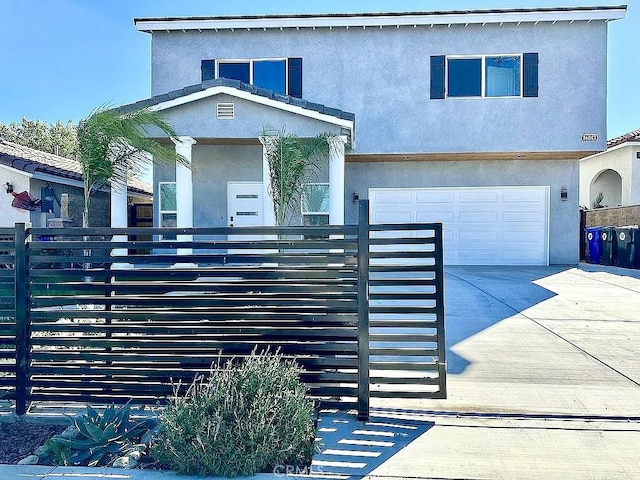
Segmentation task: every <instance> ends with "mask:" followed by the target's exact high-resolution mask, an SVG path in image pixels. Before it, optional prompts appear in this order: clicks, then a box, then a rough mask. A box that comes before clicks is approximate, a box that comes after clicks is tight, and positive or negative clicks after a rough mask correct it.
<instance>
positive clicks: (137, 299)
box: [28, 226, 358, 403]
mask: <svg viewBox="0 0 640 480" xmlns="http://www.w3.org/2000/svg"><path fill="white" fill-rule="evenodd" d="M132 230H134V229H126V230H117V229H90V230H86V229H85V230H73V229H66V230H59V231H58V230H56V231H52V230H51V229H31V230H30V233H31V236H32V238H34V239H37V238H41V237H43V236H44V235H49V236H50V235H51V234H54V235H55V238H56V241H53V242H51V241H37V240H36V241H32V242H30V244H29V268H30V284H29V296H30V305H31V309H30V321H31V347H32V349H31V368H30V374H31V378H30V392H29V396H28V399H29V401H70V400H73V401H83V402H84V401H94V402H95V401H101V400H102V401H127V400H129V399H132V400H133V401H134V402H138V403H150V402H154V401H156V400H158V399H162V398H164V397H166V396H167V395H169V394H170V393H171V389H172V382H173V383H174V384H175V383H177V382H183V383H186V384H188V383H190V381H191V380H192V379H193V378H194V376H195V375H197V374H202V373H206V372H207V371H208V370H209V368H210V367H211V364H212V363H214V362H217V361H220V360H221V361H224V360H227V359H229V358H230V357H236V358H242V357H244V356H246V355H248V354H250V353H251V351H252V350H253V349H258V350H259V351H262V350H270V351H276V350H279V351H280V352H281V353H283V354H284V355H285V356H287V357H291V358H295V359H296V360H297V361H298V362H299V363H300V364H301V365H302V366H303V367H304V373H303V375H302V380H303V381H305V382H306V384H307V385H308V386H309V392H310V395H311V396H314V397H316V398H318V399H321V400H323V401H325V402H327V403H339V402H343V401H351V402H355V398H357V390H358V383H357V374H358V369H357V367H358V362H357V360H358V332H357V323H358V321H357V311H358V306H357V288H358V287H357V282H358V274H357V254H358V252H357V247H358V244H357V239H356V237H355V235H356V233H357V231H356V229H355V227H351V226H346V227H330V228H314V229H307V228H304V229H302V228H299V227H291V228H289V227H286V228H273V227H269V228H258V227H251V228H212V229H189V230H182V229H172V230H166V229H164V230H163V229H144V232H145V233H150V234H152V235H155V238H156V240H155V241H149V240H146V241H144V242H136V241H131V242H130V241H126V240H125V238H126V237H124V238H121V237H122V236H123V235H126V234H134V233H137V232H133V231H132ZM312 230H313V231H312ZM302 234H306V235H310V234H312V235H313V239H311V240H308V239H304V238H303V237H302ZM159 236H163V237H164V238H166V237H169V238H176V239H175V240H168V241H163V240H160V239H159V238H160V237H159ZM123 248H124V249H127V250H128V252H126V251H125V252H119V253H123V254H126V256H122V257H117V256H112V255H113V252H115V253H118V251H117V250H113V249H123ZM146 251H148V252H149V253H139V252H146Z"/></svg>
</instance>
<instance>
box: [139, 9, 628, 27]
mask: <svg viewBox="0 0 640 480" xmlns="http://www.w3.org/2000/svg"><path fill="white" fill-rule="evenodd" d="M625 15H626V9H625V8H612V9H607V10H601V9H593V10H568V11H567V10H552V11H532V12H517V11H515V12H509V11H504V12H486V13H451V14H439V15H429V14H426V15H411V14H409V15H406V16H405V15H402V16H389V15H384V14H382V15H379V16H367V17H362V16H352V17H330V16H318V17H309V18H296V17H284V18H269V17H264V18H233V17H230V18H227V19H219V18H218V19H189V18H184V19H180V18H176V19H166V20H161V19H149V20H145V19H136V21H135V28H136V29H137V30H139V31H144V32H150V31H154V30H165V31H170V30H231V29H252V28H257V29H264V28H314V27H319V28H322V27H327V28H328V27H380V26H394V27H396V26H405V25H410V26H414V25H460V24H462V25H466V24H490V23H498V24H501V23H536V22H563V21H580V20H583V21H597V20H602V21H611V20H620V19H622V18H624V17H625Z"/></svg>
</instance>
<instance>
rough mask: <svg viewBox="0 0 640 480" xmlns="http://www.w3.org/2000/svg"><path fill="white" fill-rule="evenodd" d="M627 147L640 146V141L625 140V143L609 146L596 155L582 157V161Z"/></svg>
mask: <svg viewBox="0 0 640 480" xmlns="http://www.w3.org/2000/svg"><path fill="white" fill-rule="evenodd" d="M626 147H640V142H625V143H621V144H620V145H616V146H615V147H611V148H608V149H606V150H604V151H602V152H598V153H596V154H595V155H590V156H588V157H584V158H581V159H580V161H581V162H584V161H585V160H589V159H591V158H596V157H599V156H601V155H605V154H607V153H611V152H615V151H616V150H620V149H622V148H626Z"/></svg>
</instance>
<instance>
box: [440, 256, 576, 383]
mask: <svg viewBox="0 0 640 480" xmlns="http://www.w3.org/2000/svg"><path fill="white" fill-rule="evenodd" d="M570 268H573V267H564V266H553V267H487V266H450V267H445V336H446V344H447V373H449V374H453V375H456V374H461V373H463V372H464V371H465V370H466V368H467V367H468V366H469V365H470V362H469V361H468V360H467V359H465V358H464V357H461V356H460V355H458V354H456V353H455V352H454V351H453V350H452V347H454V346H455V345H456V344H458V343H460V342H462V341H464V340H466V339H468V338H470V337H472V336H473V335H476V334H477V333H479V332H481V331H483V330H485V329H487V328H489V327H491V326H493V325H495V324H497V323H499V322H500V321H502V320H504V319H507V318H509V317H512V316H514V315H517V314H518V313H520V312H522V311H524V310H526V309H527V308H530V307H532V306H533V305H536V304H538V303H540V302H544V301H545V300H548V299H549V298H552V297H554V296H555V295H556V294H555V293H553V292H551V291H549V290H547V289H545V288H542V287H540V286H538V285H536V284H535V283H533V282H534V281H536V280H539V279H541V278H544V277H548V276H550V275H555V274H557V273H560V272H562V271H565V270H569V269H570Z"/></svg>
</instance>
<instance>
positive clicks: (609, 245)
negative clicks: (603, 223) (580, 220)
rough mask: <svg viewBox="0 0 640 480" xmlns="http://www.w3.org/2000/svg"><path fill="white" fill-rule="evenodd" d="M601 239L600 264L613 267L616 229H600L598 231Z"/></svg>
mask: <svg viewBox="0 0 640 480" xmlns="http://www.w3.org/2000/svg"><path fill="white" fill-rule="evenodd" d="M600 238H601V239H602V257H600V263H602V264H603V265H615V260H616V253H617V252H616V246H617V244H616V229H615V228H614V227H602V228H601V229H600Z"/></svg>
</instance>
